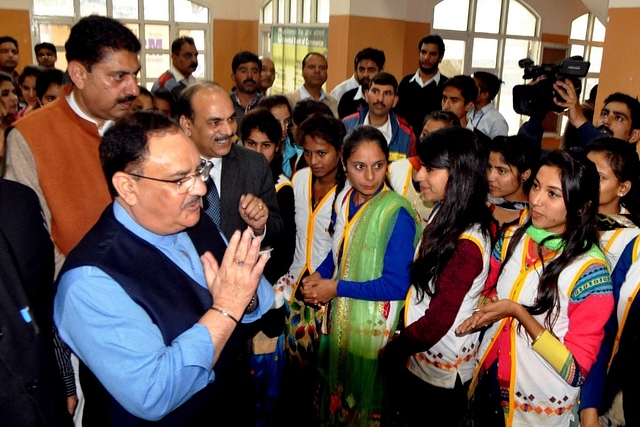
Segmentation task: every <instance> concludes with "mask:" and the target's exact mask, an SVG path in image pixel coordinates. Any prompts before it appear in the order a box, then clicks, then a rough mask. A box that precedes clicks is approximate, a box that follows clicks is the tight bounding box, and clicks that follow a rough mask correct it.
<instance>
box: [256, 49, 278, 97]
mask: <svg viewBox="0 0 640 427" xmlns="http://www.w3.org/2000/svg"><path fill="white" fill-rule="evenodd" d="M260 61H262V69H261V70H260V92H262V95H263V96H266V95H267V91H268V90H269V89H271V86H273V82H274V81H275V80H276V74H277V73H276V64H274V63H273V60H272V59H271V58H269V57H266V56H261V57H260Z"/></svg>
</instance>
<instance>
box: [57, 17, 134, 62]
mask: <svg viewBox="0 0 640 427" xmlns="http://www.w3.org/2000/svg"><path fill="white" fill-rule="evenodd" d="M64 48H65V51H66V57H67V62H71V61H79V62H81V63H82V64H83V65H84V66H85V67H86V68H87V70H88V71H91V67H92V66H93V64H95V63H97V62H100V61H101V60H102V59H103V58H104V55H105V53H106V51H107V50H111V51H123V50H124V51H127V52H132V53H138V52H140V41H139V40H138V38H137V37H136V36H135V35H134V34H133V33H132V32H131V30H130V29H128V28H127V27H125V26H124V25H122V24H121V23H120V22H118V21H116V20H115V19H111V18H107V17H106V16H98V15H90V16H87V17H85V18H82V19H81V20H80V21H78V23H77V24H75V25H74V26H73V27H71V33H70V34H69V39H68V40H67V42H66V43H65V44H64Z"/></svg>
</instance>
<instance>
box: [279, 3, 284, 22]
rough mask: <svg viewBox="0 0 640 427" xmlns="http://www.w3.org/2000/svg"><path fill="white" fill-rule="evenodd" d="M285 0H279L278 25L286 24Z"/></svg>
mask: <svg viewBox="0 0 640 427" xmlns="http://www.w3.org/2000/svg"><path fill="white" fill-rule="evenodd" d="M284 6H285V4H284V0H278V23H279V24H284V23H285V20H284V16H285V13H284Z"/></svg>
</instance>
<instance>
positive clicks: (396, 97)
mask: <svg viewBox="0 0 640 427" xmlns="http://www.w3.org/2000/svg"><path fill="white" fill-rule="evenodd" d="M398 99H400V98H398V95H396V96H394V97H393V103H392V105H391V108H393V107H395V106H396V104H397V103H398Z"/></svg>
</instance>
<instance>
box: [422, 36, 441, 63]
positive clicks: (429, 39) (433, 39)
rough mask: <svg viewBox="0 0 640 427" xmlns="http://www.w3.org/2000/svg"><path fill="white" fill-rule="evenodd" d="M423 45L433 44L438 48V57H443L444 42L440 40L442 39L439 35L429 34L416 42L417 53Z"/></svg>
mask: <svg viewBox="0 0 640 427" xmlns="http://www.w3.org/2000/svg"><path fill="white" fill-rule="evenodd" d="M423 44H435V45H436V46H438V53H439V54H440V57H443V56H444V40H442V37H440V36H439V35H437V34H430V35H428V36H425V37H423V38H421V39H420V42H418V52H420V49H422V45H423Z"/></svg>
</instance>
